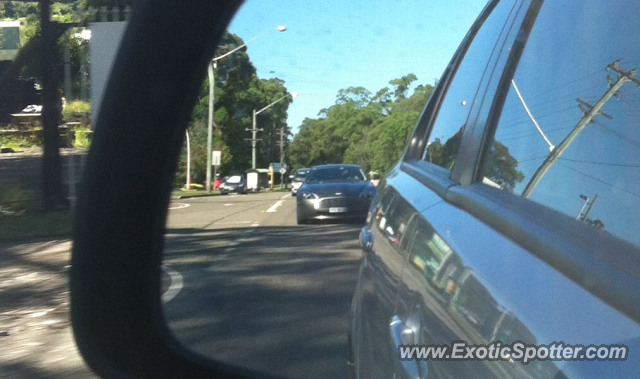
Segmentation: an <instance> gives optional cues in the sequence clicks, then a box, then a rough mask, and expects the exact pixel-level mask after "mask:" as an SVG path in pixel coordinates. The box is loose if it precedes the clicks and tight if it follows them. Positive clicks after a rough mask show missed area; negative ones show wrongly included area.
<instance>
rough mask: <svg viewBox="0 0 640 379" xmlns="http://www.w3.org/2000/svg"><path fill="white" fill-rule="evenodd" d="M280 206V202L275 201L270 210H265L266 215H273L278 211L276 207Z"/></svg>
mask: <svg viewBox="0 0 640 379" xmlns="http://www.w3.org/2000/svg"><path fill="white" fill-rule="evenodd" d="M281 205H282V200H278V201H276V203H275V204H273V205H272V206H271V208H269V209H267V213H273V212H275V211H276V210H277V209H278V207H279V206H281Z"/></svg>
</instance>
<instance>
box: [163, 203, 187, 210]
mask: <svg viewBox="0 0 640 379" xmlns="http://www.w3.org/2000/svg"><path fill="white" fill-rule="evenodd" d="M174 204H175V205H174V206H171V207H169V208H168V209H183V208H189V207H190V206H191V204H186V203H174Z"/></svg>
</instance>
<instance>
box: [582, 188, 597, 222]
mask: <svg viewBox="0 0 640 379" xmlns="http://www.w3.org/2000/svg"><path fill="white" fill-rule="evenodd" d="M596 200H598V194H596V195H595V196H594V197H593V200H591V203H590V204H589V208H587V213H585V214H584V217H582V222H587V220H589V215H590V214H591V210H592V209H593V205H594V204H595V203H596Z"/></svg>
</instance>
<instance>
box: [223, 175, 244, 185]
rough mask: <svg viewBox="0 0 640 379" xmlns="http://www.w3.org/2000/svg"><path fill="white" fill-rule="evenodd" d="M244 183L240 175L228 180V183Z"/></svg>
mask: <svg viewBox="0 0 640 379" xmlns="http://www.w3.org/2000/svg"><path fill="white" fill-rule="evenodd" d="M241 181H242V177H241V176H240V175H234V176H232V177H230V178H229V179H227V183H240V182H241Z"/></svg>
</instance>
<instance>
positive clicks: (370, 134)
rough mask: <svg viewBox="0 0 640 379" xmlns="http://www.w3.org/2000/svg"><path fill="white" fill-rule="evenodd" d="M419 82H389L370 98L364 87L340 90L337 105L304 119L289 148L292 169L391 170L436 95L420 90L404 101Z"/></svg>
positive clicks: (408, 79) (425, 88)
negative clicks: (337, 166)
mask: <svg viewBox="0 0 640 379" xmlns="http://www.w3.org/2000/svg"><path fill="white" fill-rule="evenodd" d="M416 79H417V78H416V76H415V75H413V74H409V75H407V76H404V77H402V78H400V79H395V80H392V81H390V82H389V83H390V84H391V85H394V86H395V87H396V88H395V90H394V91H393V92H392V90H391V89H389V88H388V87H385V88H382V89H380V90H379V91H377V92H376V93H375V95H372V94H371V92H369V91H368V90H367V89H365V88H363V87H348V88H346V89H343V90H340V91H339V92H338V95H337V96H336V103H335V104H334V105H332V106H331V107H329V108H325V109H323V110H321V111H320V113H319V115H318V116H319V118H318V119H309V118H307V119H305V120H304V121H303V123H302V125H301V126H300V130H299V132H298V134H297V135H296V136H295V138H294V140H293V142H292V143H291V148H290V155H289V156H290V159H291V163H292V165H293V166H294V167H302V166H313V165H318V164H326V163H341V162H344V163H355V164H358V165H360V166H362V167H363V168H364V169H365V170H369V169H375V170H380V171H386V170H388V169H389V168H390V167H391V166H392V165H393V164H394V163H395V162H396V161H397V160H398V159H399V158H400V156H401V155H402V152H403V151H404V148H405V146H406V143H407V141H408V139H409V137H410V136H411V132H412V130H413V129H414V127H415V125H416V122H417V120H418V118H419V117H420V113H421V112H422V109H423V108H424V106H425V104H426V102H427V100H428V98H429V96H430V95H431V93H432V91H433V87H432V86H430V85H423V86H418V87H417V88H416V89H415V91H414V93H413V95H411V97H409V98H407V97H406V92H407V91H408V89H409V86H410V85H411V83H412V82H413V81H415V80H416Z"/></svg>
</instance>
